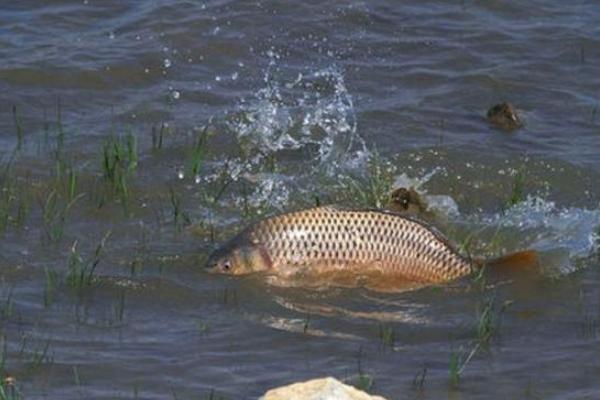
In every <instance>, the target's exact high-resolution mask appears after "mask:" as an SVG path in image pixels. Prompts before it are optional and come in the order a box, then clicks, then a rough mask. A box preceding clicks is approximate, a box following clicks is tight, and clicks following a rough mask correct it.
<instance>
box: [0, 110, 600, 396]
mask: <svg viewBox="0 0 600 400" xmlns="http://www.w3.org/2000/svg"><path fill="white" fill-rule="evenodd" d="M17 111H18V112H17ZM20 111H21V110H20V109H19V110H17V109H16V108H14V109H13V118H14V124H15V129H16V132H17V139H18V140H17V144H16V149H15V151H13V152H12V153H11V155H10V158H8V159H2V160H1V161H2V162H3V164H2V168H1V169H0V234H1V235H6V236H8V235H12V234H15V235H20V236H18V237H19V240H23V241H31V240H37V238H38V237H39V238H40V239H41V240H40V243H39V245H40V246H39V249H41V250H39V249H37V248H36V251H39V252H40V254H43V256H44V257H47V258H48V261H46V260H44V262H43V263H41V264H40V265H39V266H38V265H35V266H33V267H31V268H39V274H38V275H39V277H40V278H39V279H40V280H41V283H40V285H39V290H40V293H39V294H38V298H37V300H36V301H38V303H37V304H38V305H39V306H40V308H42V306H43V308H42V310H43V312H51V310H54V311H56V310H59V309H61V307H59V306H61V305H63V304H62V303H63V302H65V301H66V302H72V301H74V299H75V301H76V302H77V303H76V315H75V317H74V318H75V322H76V323H77V324H78V326H94V327H103V328H107V327H108V328H115V331H116V330H119V329H121V328H122V327H123V326H126V323H127V320H128V318H129V317H133V315H134V313H133V311H129V308H130V307H132V306H131V304H133V303H134V302H135V299H134V297H133V296H129V293H128V292H127V290H126V289H125V288H126V287H127V286H125V285H126V283H122V284H123V285H124V286H118V285H117V284H114V285H113V286H111V289H108V290H106V292H110V299H109V300H108V301H107V303H108V304H107V306H106V307H105V308H104V310H103V311H104V313H105V314H103V315H102V316H101V317H98V316H97V315H93V314H94V311H90V306H89V304H85V302H86V301H89V302H90V303H92V302H93V301H94V300H93V295H89V293H95V292H96V289H97V288H102V289H100V290H98V291H101V290H104V288H103V286H102V285H99V284H98V283H99V282H103V280H100V279H98V276H99V275H102V273H103V272H105V270H104V267H106V266H107V263H106V261H105V259H106V258H108V256H111V254H107V251H106V245H107V243H108V240H109V238H111V241H110V244H111V247H112V244H113V243H114V244H115V247H118V246H120V245H121V243H122V242H127V240H129V243H131V239H130V238H129V237H128V235H131V236H134V237H135V238H136V239H135V240H137V242H136V243H139V245H138V246H137V248H135V249H133V248H131V247H133V246H131V244H130V245H129V247H130V248H129V249H126V250H123V249H122V248H121V249H120V251H121V253H123V252H125V253H127V254H126V255H125V256H122V254H121V255H120V256H119V257H110V259H111V261H112V260H116V261H115V263H114V264H111V265H110V273H111V274H117V275H121V274H123V275H127V274H128V276H129V278H130V279H132V280H137V279H143V278H146V276H148V275H149V276H151V277H152V278H154V277H155V276H152V275H153V274H154V273H155V271H152V270H151V269H152V266H156V264H159V265H158V267H157V271H156V275H158V276H159V277H160V279H162V276H163V269H165V268H167V267H170V266H172V265H173V264H177V262H176V260H178V258H179V257H180V255H179V254H176V255H174V256H173V257H170V256H171V254H169V256H168V257H167V256H164V253H169V252H170V251H173V249H172V248H169V246H171V245H173V243H174V241H172V242H169V241H166V240H165V237H166V236H164V233H165V232H166V233H168V234H170V235H172V236H173V237H176V238H177V240H180V238H181V237H182V234H185V233H187V232H188V228H190V230H193V232H195V233H196V234H198V236H200V241H198V242H197V243H199V246H200V248H201V249H202V250H205V249H207V248H209V246H210V245H213V244H214V243H215V242H216V241H217V240H221V239H224V238H225V237H226V236H227V235H228V234H229V233H230V232H233V231H234V230H238V229H240V226H239V225H240V224H241V223H247V222H249V221H254V220H256V219H257V218H261V217H262V216H264V215H266V214H270V213H273V212H277V211H281V207H279V208H278V207H277V206H275V205H274V204H276V202H275V201H274V199H275V198H276V196H277V192H276V190H277V189H278V187H277V185H284V184H286V185H287V182H283V181H278V180H277V179H276V178H277V177H278V174H283V173H285V172H286V171H285V165H281V164H282V163H280V162H279V160H278V158H277V155H276V154H275V153H270V154H267V155H264V157H263V158H261V162H262V163H263V164H262V165H260V166H259V167H255V168H254V169H253V168H250V167H248V164H247V160H246V159H243V158H242V159H234V156H232V155H227V156H226V157H223V156H222V155H220V154H219V155H217V154H211V149H212V147H211V138H212V137H214V136H217V135H218V134H217V133H215V132H214V131H211V130H209V129H208V126H209V125H210V124H207V125H206V127H204V128H202V129H196V130H194V131H193V133H191V134H189V135H188V136H185V137H184V135H180V136H177V135H174V134H173V133H174V132H175V131H174V128H172V127H169V125H168V124H166V123H161V124H160V125H157V126H153V127H152V130H151V138H150V137H148V133H147V132H146V135H145V139H146V142H148V143H146V142H144V140H143V138H142V137H140V138H141V139H140V140H141V141H140V142H139V141H138V136H136V135H135V134H134V133H133V132H127V133H125V134H122V135H117V134H115V133H114V132H112V133H111V134H110V135H109V136H108V137H107V138H106V139H105V140H103V141H101V142H100V141H98V142H94V141H93V140H91V141H90V142H91V143H92V144H91V145H90V147H91V148H90V149H86V151H89V154H87V156H88V157H87V158H89V159H85V158H86V157H82V158H84V160H81V159H78V158H77V157H76V155H75V154H73V152H71V150H70V148H69V147H70V140H69V139H70V137H69V136H67V134H66V131H65V128H64V127H63V124H62V117H61V111H60V106H58V107H57V111H56V114H57V117H56V118H57V120H56V122H55V123H48V122H46V121H45V122H44V129H43V135H44V137H43V144H44V145H43V146H40V149H43V150H44V151H46V153H45V154H46V156H47V157H46V159H43V157H40V158H42V159H43V161H42V162H40V161H39V160H36V162H30V161H31V159H29V158H27V157H28V154H29V153H28V151H32V149H31V146H30V145H31V143H32V141H33V139H34V135H33V134H30V132H27V136H25V135H24V128H23V124H22V122H21V116H20ZM211 129H212V128H211ZM165 137H167V138H168V140H165ZM182 137H183V139H182ZM25 138H26V139H27V140H25ZM150 139H151V143H149V142H150ZM177 140H179V142H177ZM144 145H145V146H146V148H144ZM172 145H173V146H177V147H176V151H177V154H185V157H184V156H182V157H181V159H177V163H175V165H171V164H169V163H170V162H173V161H172V159H171V160H169V162H165V161H164V156H165V154H166V153H167V152H168V151H170V150H172V149H169V148H168V147H170V146H172ZM17 150H18V151H17ZM38 151H41V150H39V149H38ZM232 153H233V154H234V155H235V156H237V155H238V154H237V153H236V152H235V151H232ZM240 153H241V154H243V152H240ZM141 154H143V155H144V157H142V156H141ZM228 157H229V158H228ZM232 159H233V161H231V160H232ZM29 164H30V165H29ZM365 166H366V167H365V168H363V169H355V170H352V171H350V172H347V171H345V172H343V173H342V172H339V173H336V174H334V175H333V177H332V176H331V175H326V174H323V176H321V175H318V173H315V174H314V175H311V176H310V179H309V180H310V182H308V183H305V182H301V184H302V185H304V186H303V187H301V188H300V189H301V190H297V191H293V190H290V193H287V194H288V195H289V198H286V199H285V201H283V202H282V203H281V204H284V206H285V207H286V208H295V207H299V206H306V204H307V203H310V205H315V204H316V205H325V204H328V203H331V202H339V203H343V204H347V205H354V206H362V207H377V208H383V207H385V206H386V205H387V204H388V202H389V201H390V194H391V192H392V189H393V185H394V180H395V178H396V176H397V175H398V173H399V171H400V168H401V166H400V164H399V163H395V162H392V161H390V160H389V159H386V158H385V157H383V156H382V155H380V154H379V153H377V152H374V153H372V154H371V155H370V156H369V158H368V159H367V162H366V164H365ZM161 169H162V170H165V169H168V170H169V171H171V172H170V175H168V177H167V178H165V177H164V175H163V176H161V177H156V176H154V174H156V170H161ZM184 172H185V173H184ZM179 173H180V174H179ZM263 174H264V176H266V177H267V178H268V179H272V182H271V183H272V185H271V186H270V187H266V188H263V187H261V186H260V185H259V183H260V182H261V179H263ZM267 178H265V179H267ZM321 178H322V179H323V182H324V183H323V184H322V183H321V181H320V179H321ZM527 178H528V175H526V173H525V168H524V167H520V168H518V169H516V170H515V173H514V174H511V175H510V178H509V177H508V176H507V179H506V180H505V181H504V182H503V183H504V186H503V188H504V189H506V187H509V188H510V189H509V191H508V192H507V191H506V190H504V191H503V192H502V193H503V194H502V195H501V196H498V197H497V200H496V202H495V203H494V207H495V208H496V209H498V207H502V209H503V210H504V211H506V210H508V209H509V208H511V207H513V206H515V205H517V204H520V203H522V202H523V201H525V200H526V199H527V194H528V193H531V191H530V188H529V187H528V184H529V180H528V179H527ZM282 182H283V183H282ZM295 184H297V182H292V184H289V185H288V186H289V187H293V186H294V185H295ZM144 186H148V187H149V188H150V189H148V190H146V191H143V190H141V189H140V188H141V187H144ZM298 186H300V183H298ZM263 189H264V193H262V192H260V190H263ZM304 189H306V190H304ZM269 190H270V191H269ZM307 199H308V200H307ZM36 202H37V204H36ZM36 205H37V206H36ZM120 207H123V209H124V210H125V213H122V212H121V210H120ZM115 209H116V210H117V211H118V212H116V213H115V212H114V211H115ZM216 215H221V216H222V215H225V216H226V218H224V219H222V220H217V219H216V217H215V216H216ZM79 217H81V218H94V219H95V221H96V222H97V225H98V226H95V228H97V229H102V230H101V231H99V232H98V231H94V230H92V229H90V228H89V227H83V228H82V227H81V226H78V224H77V218H79ZM232 221H233V222H232ZM596 229H598V237H600V228H596ZM102 232H106V233H105V234H104V235H103V236H102V237H101V239H100V240H99V241H98V239H97V238H98V237H99V236H101V235H102ZM486 233H487V232H486ZM463 237H464V240H463V241H462V243H460V247H461V250H462V251H463V252H464V253H466V254H471V253H473V254H479V253H480V250H481V248H482V246H483V245H482V244H481V243H478V242H477V240H480V239H479V237H485V238H486V239H485V241H486V243H485V245H486V246H487V247H486V254H487V253H490V254H496V253H499V252H500V251H501V250H502V245H503V243H504V240H503V238H502V236H501V235H500V233H499V228H497V227H496V231H494V232H493V234H492V235H491V239H489V238H488V237H490V235H487V236H486V235H484V234H483V232H482V231H479V230H478V231H474V232H472V233H471V234H470V235H466V236H464V235H463ZM193 240H196V239H193ZM94 243H96V245H95V247H92V248H91V249H90V248H89V247H88V246H90V245H93V244H94ZM86 245H87V246H86ZM194 246H195V243H194ZM180 247H181V246H179V243H177V246H175V248H177V249H179V248H180ZM193 249H194V250H193V251H196V247H193ZM174 253H175V251H174ZM161 254H162V255H161ZM0 256H1V255H0ZM22 257H23V260H24V263H26V262H27V260H28V254H26V253H25V252H24V253H23V256H22ZM157 260H159V261H157ZM163 260H167V261H163ZM101 263H102V264H101ZM146 264H148V265H150V266H151V267H147V266H146ZM100 265H101V266H102V268H101V270H100V271H99V268H98V267H99V266H100ZM121 266H125V267H124V268H123V270H121V269H119V268H120V267H121ZM27 267H28V268H29V267H30V266H27ZM42 269H43V270H42ZM149 270H150V271H149ZM194 271H195V270H194ZM488 283H489V282H486V281H485V276H484V274H483V273H482V274H480V275H478V276H476V277H475V279H474V284H473V287H472V288H471V289H473V290H479V291H480V293H479V294H480V297H479V298H478V299H477V306H476V307H474V308H475V311H474V315H475V318H474V323H473V326H472V327H471V326H469V330H468V333H467V335H468V338H467V339H465V340H464V341H463V342H461V344H460V345H458V346H456V347H453V348H452V349H451V351H450V352H449V356H448V358H447V359H444V360H442V363H444V364H443V365H442V366H441V367H440V369H441V370H442V373H443V374H445V373H446V371H445V369H446V367H447V374H448V379H449V382H450V385H451V386H459V385H460V384H461V382H462V379H463V376H464V375H465V371H467V368H468V366H469V365H470V364H471V362H472V361H473V360H474V359H476V358H477V357H481V356H482V355H485V354H486V352H490V351H492V350H493V344H494V341H495V338H497V337H498V334H499V330H500V322H501V319H502V315H503V313H504V311H505V310H506V308H507V307H508V306H509V304H510V302H508V301H505V302H500V301H499V300H498V298H497V297H496V295H495V294H492V295H490V292H489V290H488V286H489V285H488ZM161 284H162V281H161ZM115 287H116V289H115ZM215 292H216V293H217V295H216V296H215V297H217V298H218V302H220V303H222V304H223V305H227V306H233V307H238V306H240V304H243V301H242V300H241V296H243V295H246V293H244V292H243V291H239V292H238V289H237V288H235V287H224V288H223V287H219V288H218V289H216V290H215ZM238 293H240V294H239V295H238ZM126 308H127V312H126ZM15 310H17V311H18V310H19V303H15V289H14V286H13V285H10V284H9V285H6V286H3V287H2V288H0V321H2V322H7V323H11V322H13V321H14V320H17V319H18V317H19V313H18V312H17V313H15ZM97 320H100V322H98V321H97ZM316 320H317V318H315V319H314V320H313V319H311V316H310V314H307V316H306V317H305V318H304V319H303V320H302V324H303V329H302V332H303V333H304V334H305V336H306V337H312V335H311V334H312V333H313V330H314V331H317V329H320V328H318V321H316ZM598 326H599V324H598V317H597V315H595V314H589V315H588V314H586V316H585V317H584V320H583V322H581V327H580V330H581V334H582V335H583V336H584V337H585V338H589V339H592V338H596V336H597V332H598V330H599V329H598ZM219 329H220V326H219V321H216V322H213V321H212V320H209V319H208V318H206V319H205V317H202V319H201V320H200V322H198V323H197V324H196V326H195V327H194V331H195V332H197V333H200V335H198V336H201V337H209V336H211V335H213V334H215V333H216V332H219ZM0 332H2V331H1V330H0ZM369 332H371V333H370V335H371V337H370V339H371V340H372V342H373V343H372V345H373V348H375V349H379V352H377V351H375V352H374V353H377V354H378V356H381V357H391V356H393V354H394V353H395V350H396V349H397V345H398V344H399V343H401V341H402V339H403V332H402V329H399V327H398V325H395V324H394V323H391V322H377V323H375V324H374V325H372V326H371V327H370V331H369ZM29 340H30V339H23V345H22V347H23V348H25V347H26V344H27V345H29V344H30V343H29V342H27V343H25V342H26V341H29ZM3 343H4V346H5V348H4V354H3V355H2V357H3V358H2V359H1V360H0V373H1V376H4V377H7V378H5V379H4V380H3V381H1V382H0V400H3V399H20V398H21V394H20V393H21V392H20V391H19V390H18V389H17V386H16V383H15V382H16V381H15V380H14V379H13V378H12V377H11V376H10V375H9V374H8V372H6V371H5V361H6V343H5V342H3ZM28 349H29V350H28V351H25V350H22V351H21V353H22V354H21V355H20V361H21V364H23V365H26V366H28V367H35V366H41V365H43V366H50V365H51V364H52V363H53V356H52V354H51V353H52V352H51V342H50V340H41V341H37V342H35V345H34V346H29V347H28ZM17 364H18V365H20V364H19V363H17ZM429 368H433V367H432V366H431V365H430V366H429ZM28 371H29V370H28ZM38 372H39V371H38ZM433 372H435V371H433V370H431V369H428V367H425V366H424V367H423V368H422V369H419V370H418V371H417V373H416V374H415V375H414V378H413V379H412V388H413V389H414V390H417V391H424V390H425V386H426V385H430V384H431V382H430V381H433V380H434V379H432V378H431V376H434V374H433ZM32 374H33V373H32ZM73 374H74V376H75V377H76V379H75V380H76V381H77V382H78V383H77V384H78V385H80V384H81V382H80V379H79V370H78V369H77V367H76V366H73ZM428 374H429V375H428ZM9 378H10V379H9ZM409 378H410V377H409ZM349 380H351V382H352V383H353V384H354V386H356V387H358V388H359V389H362V390H365V391H370V390H372V388H373V386H374V375H371V374H369V373H366V372H365V371H364V370H363V367H362V365H361V362H360V360H359V367H358V373H357V374H356V371H355V374H354V375H353V376H352V377H351V378H350V379H349ZM378 382H379V380H378ZM210 396H212V398H214V396H215V395H214V392H212V391H211V392H210V394H209V397H210Z"/></svg>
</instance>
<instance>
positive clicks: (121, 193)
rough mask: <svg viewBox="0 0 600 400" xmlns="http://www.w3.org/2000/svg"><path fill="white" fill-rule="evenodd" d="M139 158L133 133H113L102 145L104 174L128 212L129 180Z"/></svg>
mask: <svg viewBox="0 0 600 400" xmlns="http://www.w3.org/2000/svg"><path fill="white" fill-rule="evenodd" d="M138 160H139V158H138V147H137V140H136V138H135V136H134V135H133V134H132V133H128V134H127V135H125V137H122V136H116V135H114V134H113V135H111V136H110V137H109V138H108V140H107V141H106V142H105V143H104V144H103V146H102V163H101V164H102V173H103V175H102V176H103V178H104V181H105V182H106V183H107V184H108V186H109V188H110V190H111V192H112V193H113V194H115V195H117V197H118V198H120V199H121V202H122V203H123V206H124V208H125V211H126V212H127V204H128V201H129V197H130V190H129V182H128V180H129V178H130V177H131V175H132V173H133V172H134V171H135V170H136V168H137V166H138Z"/></svg>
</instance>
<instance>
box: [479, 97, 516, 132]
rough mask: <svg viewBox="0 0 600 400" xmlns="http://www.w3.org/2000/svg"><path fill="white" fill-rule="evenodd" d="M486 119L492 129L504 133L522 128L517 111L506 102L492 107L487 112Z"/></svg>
mask: <svg viewBox="0 0 600 400" xmlns="http://www.w3.org/2000/svg"><path fill="white" fill-rule="evenodd" d="M487 119H488V121H489V122H490V124H492V125H493V126H494V127H496V128H499V129H502V130H505V131H513V130H515V129H518V128H520V127H522V126H523V122H522V121H521V118H520V117H519V114H518V113H517V110H516V109H515V107H514V106H513V105H512V104H510V103H507V102H502V103H499V104H496V105H494V106H492V107H491V108H490V109H489V110H488V112H487Z"/></svg>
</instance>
